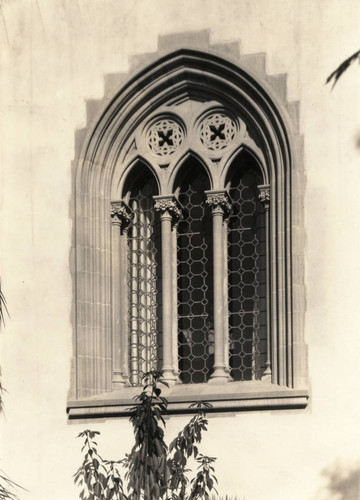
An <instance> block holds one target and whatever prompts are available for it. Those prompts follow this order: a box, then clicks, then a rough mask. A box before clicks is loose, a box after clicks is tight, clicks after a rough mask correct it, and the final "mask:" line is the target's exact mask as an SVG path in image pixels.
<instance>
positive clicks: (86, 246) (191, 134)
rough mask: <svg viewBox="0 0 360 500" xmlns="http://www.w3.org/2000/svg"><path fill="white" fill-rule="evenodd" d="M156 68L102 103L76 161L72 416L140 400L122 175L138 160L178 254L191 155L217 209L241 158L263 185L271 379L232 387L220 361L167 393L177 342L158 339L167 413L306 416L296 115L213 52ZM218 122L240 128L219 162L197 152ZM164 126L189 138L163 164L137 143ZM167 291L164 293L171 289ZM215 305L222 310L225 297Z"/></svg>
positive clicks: (178, 57)
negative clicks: (222, 117) (198, 380)
mask: <svg viewBox="0 0 360 500" xmlns="http://www.w3.org/2000/svg"><path fill="white" fill-rule="evenodd" d="M155 59H156V60H155V62H154V63H152V64H150V65H149V66H147V67H146V68H145V69H144V70H142V71H140V72H138V74H137V75H135V76H134V77H132V78H131V79H130V80H129V81H128V82H127V83H126V84H125V85H124V86H123V87H122V89H121V90H120V91H118V92H117V93H115V95H114V97H113V98H112V99H111V100H110V102H107V103H106V105H105V107H104V109H103V110H102V112H101V113H100V114H99V115H98V117H97V118H96V120H94V123H93V124H92V125H91V126H89V127H88V130H86V135H85V134H84V135H83V137H82V139H83V147H82V151H81V153H80V154H79V155H78V158H77V160H76V161H75V162H74V181H73V200H74V204H73V214H74V215H73V218H74V238H73V241H74V245H73V252H72V256H73V257H72V263H73V266H72V271H73V277H74V305H73V324H74V331H75V335H74V359H73V371H72V384H71V390H70V394H69V399H68V407H67V411H68V413H69V417H70V418H84V417H86V418H87V417H93V416H94V417H99V416H118V415H126V414H127V408H128V407H129V406H131V401H132V397H133V396H134V395H135V394H137V392H138V388H136V387H135V388H134V387H127V386H126V381H125V380H124V370H123V367H124V366H125V365H126V363H127V359H126V357H127V349H126V345H125V343H126V340H125V339H126V336H127V333H126V335H124V334H120V335H119V334H117V332H119V331H122V332H124V331H125V332H127V325H126V315H125V314H124V311H125V309H126V298H124V296H121V291H120V290H121V289H122V290H126V276H125V273H124V272H121V269H124V268H125V267H126V263H125V260H124V259H126V249H125V243H124V242H125V239H126V226H127V222H128V220H129V217H130V213H129V211H128V209H127V205H126V200H123V199H122V195H123V192H122V191H123V187H124V183H125V182H126V179H127V177H128V175H129V172H131V169H132V168H133V167H134V165H136V164H138V162H139V161H140V162H143V163H145V164H146V165H147V166H148V168H150V170H151V171H152V172H153V174H154V175H155V178H156V179H157V181H158V184H159V196H158V199H157V200H156V203H157V205H158V208H159V210H160V211H161V213H162V217H161V218H162V226H163V227H162V229H163V234H165V236H164V238H165V239H166V240H169V242H171V240H172V243H170V244H173V236H171V219H172V215H173V214H175V213H176V210H177V204H176V193H173V192H172V189H171V185H172V183H173V182H174V178H175V176H176V173H177V172H178V169H179V168H181V165H182V164H183V163H184V161H185V160H186V159H187V158H188V157H189V155H193V156H195V157H196V158H197V159H198V160H199V161H200V162H202V163H203V165H204V167H205V169H206V170H207V172H208V175H209V177H210V179H211V190H210V192H209V193H208V196H209V199H210V198H211V197H212V198H213V201H215V199H214V197H218V198H219V197H220V198H221V199H222V200H223V201H224V200H225V199H226V189H224V187H225V186H224V179H225V177H226V172H227V168H228V167H229V165H230V164H231V162H232V161H233V159H234V158H235V157H236V155H238V154H239V151H241V150H243V149H245V150H246V151H248V152H249V153H250V154H252V155H254V157H255V158H256V159H257V161H258V164H259V165H260V168H261V169H262V174H263V178H264V184H263V185H262V186H259V196H260V199H261V200H262V201H263V203H264V207H265V209H266V217H267V228H268V242H269V245H268V248H269V253H268V263H269V266H268V277H269V280H268V282H269V287H270V290H269V305H270V309H269V323H268V324H269V336H268V338H269V339H270V347H271V373H270V372H269V371H268V373H267V376H266V377H263V380H261V381H249V382H245V381H242V382H229V378H228V376H225V372H224V370H223V365H224V363H223V362H222V363H220V364H221V365H222V366H221V367H220V371H219V370H215V372H217V374H218V375H219V376H215V377H213V378H212V382H213V383H207V384H192V385H190V384H186V385H185V384H184V385H182V384H174V383H173V382H174V378H175V377H174V376H173V366H174V357H175V356H176V354H175V348H174V342H171V341H168V342H167V341H166V340H165V344H166V345H164V349H165V350H166V352H167V355H166V359H167V360H168V361H169V360H170V361H169V362H168V363H167V364H168V365H169V366H167V364H166V360H165V373H164V375H165V378H167V379H168V380H169V381H170V382H171V387H170V389H169V390H168V392H167V397H168V399H169V403H170V404H169V411H170V412H174V413H176V412H184V411H188V410H187V408H188V406H189V403H191V402H193V401H196V400H199V399H204V400H207V401H210V402H212V404H213V410H214V411H229V410H231V411H234V410H242V409H246V410H249V409H280V408H304V407H306V405H307V402H308V387H307V351H306V345H305V343H304V338H303V315H304V287H303V255H302V245H301V242H302V238H303V222H302V182H303V173H302V172H303V167H302V158H301V144H302V141H301V137H300V136H299V133H298V131H297V130H296V123H295V124H294V123H292V120H291V118H290V117H289V112H290V114H293V115H294V113H293V110H294V106H292V104H291V103H289V104H286V105H284V103H283V102H281V101H279V98H278V97H276V93H274V92H273V90H272V89H271V88H270V87H269V84H268V82H267V81H266V80H264V78H262V77H259V75H256V77H254V76H253V75H252V74H251V71H249V70H248V69H247V70H246V71H245V70H244V69H243V68H242V67H241V65H239V64H234V63H233V62H229V61H228V60H227V59H225V58H224V57H219V56H218V55H214V54H213V53H211V51H209V50H207V51H206V52H204V51H199V50H191V49H180V50H176V51H174V52H172V53H170V54H167V55H163V56H162V57H157V58H155ZM180 109H181V112H180V111H179V110H180ZM215 111H217V112H225V113H227V114H229V115H230V116H233V117H234V119H236V120H237V124H238V126H237V130H236V132H235V135H236V141H234V143H233V146H231V147H229V148H226V152H225V153H224V151H220V152H219V151H218V150H209V149H207V150H206V147H205V146H204V144H199V141H198V137H199V133H198V131H199V126H200V125H199V124H200V123H202V120H203V119H204V117H205V116H208V115H209V113H211V112H215ZM159 118H167V119H169V118H171V119H175V120H177V121H178V123H179V124H181V126H182V127H183V129H184V137H183V138H182V139H181V141H180V142H181V143H180V144H179V148H178V150H177V151H175V152H173V153H172V154H171V155H164V156H161V157H159V156H157V155H156V154H155V153H154V151H149V148H148V147H147V144H146V141H144V137H146V133H147V132H146V131H147V130H148V127H149V126H150V124H151V123H154V122H156V120H158V119H159ZM295 121H296V120H295ZM166 172H167V174H166ZM214 172H217V173H216V175H215V174H214ZM270 193H271V196H270ZM220 198H219V200H220ZM219 200H218V201H219ZM215 206H216V207H217V209H218V210H217V214H218V216H220V217H217V218H216V217H214V220H215V219H217V220H218V221H220V220H221V218H222V215H221V213H222V210H219V207H221V201H219V202H218V203H215ZM120 225H121V226H122V229H120V227H119V226H120ZM218 226H219V224H218ZM219 227H220V226H219ZM219 227H218V229H216V230H215V233H217V234H220V232H219V231H220V230H219ZM164 229H165V231H164ZM215 233H214V234H215ZM124 235H125V236H124ZM164 241H165V240H164ZM219 248H220V246H219ZM172 265H173V262H172V263H171V261H170V262H168V263H167V266H170V267H171V266H172ZM170 281H171V280H170ZM166 286H167V288H169V289H171V284H170V285H169V284H167V285H166ZM172 293H173V292H172ZM218 294H219V300H223V299H222V298H220V295H221V289H220V288H219V289H218ZM119 297H120V299H119ZM222 297H223V296H222ZM173 303H174V301H173ZM167 307H168V308H169V311H168V312H167V317H168V318H171V320H169V325H168V327H169V328H170V330H171V329H172V331H173V325H174V321H173V320H174V317H176V314H174V310H173V305H171V304H170V305H168V306H167ZM164 329H165V328H164ZM216 335H217V336H218V342H217V345H218V346H219V345H220V344H221V342H222V343H223V344H224V332H222V333H221V332H219V331H218V332H217V334H215V336H216ZM221 335H222V337H221ZM221 339H222V340H221ZM219 356H220V357H221V356H224V350H223V353H222V354H221V355H220V354H219V351H218V359H219Z"/></svg>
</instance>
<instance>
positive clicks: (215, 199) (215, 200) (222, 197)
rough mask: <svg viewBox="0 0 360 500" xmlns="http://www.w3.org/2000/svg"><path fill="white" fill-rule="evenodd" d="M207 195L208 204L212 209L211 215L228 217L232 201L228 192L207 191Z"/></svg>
mask: <svg viewBox="0 0 360 500" xmlns="http://www.w3.org/2000/svg"><path fill="white" fill-rule="evenodd" d="M205 193H206V196H207V199H206V204H207V205H208V206H209V207H210V208H211V213H212V214H213V215H215V214H222V215H223V216H224V217H228V216H229V214H230V211H231V199H230V196H229V194H228V193H227V191H206V192H205Z"/></svg>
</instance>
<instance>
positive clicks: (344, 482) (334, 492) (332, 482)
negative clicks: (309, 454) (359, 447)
mask: <svg viewBox="0 0 360 500" xmlns="http://www.w3.org/2000/svg"><path fill="white" fill-rule="evenodd" d="M322 475H323V476H324V477H325V478H326V480H327V485H326V486H325V487H324V488H323V489H322V490H321V491H319V492H318V494H317V495H315V496H314V497H313V499H312V500H359V499H360V462H357V463H355V464H354V465H353V466H350V467H349V466H347V467H345V466H344V465H341V464H339V463H336V464H334V465H333V466H332V467H330V468H327V469H325V470H323V472H322Z"/></svg>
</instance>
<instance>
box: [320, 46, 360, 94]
mask: <svg viewBox="0 0 360 500" xmlns="http://www.w3.org/2000/svg"><path fill="white" fill-rule="evenodd" d="M356 59H358V60H359V63H360V50H358V51H357V52H355V53H354V54H353V55H352V56H350V57H348V58H347V59H345V61H343V62H342V63H341V64H340V66H338V67H337V68H336V70H335V71H333V72H332V73H331V75H330V76H328V77H327V79H326V82H325V85H326V84H327V83H330V82H331V81H333V85H332V87H331V88H332V89H333V88H334V87H335V85H336V83H337V81H338V80H339V78H340V77H341V76H342V75H343V74H344V73H345V71H346V70H347V69H348V67H349V66H350V65H351V64H352V63H353V62H355V61H356Z"/></svg>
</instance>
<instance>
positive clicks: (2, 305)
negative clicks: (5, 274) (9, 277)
mask: <svg viewBox="0 0 360 500" xmlns="http://www.w3.org/2000/svg"><path fill="white" fill-rule="evenodd" d="M5 313H6V314H7V315H8V316H9V311H8V308H7V306H6V299H5V296H4V294H3V292H2V290H1V280H0V329H1V326H2V325H4V326H5Z"/></svg>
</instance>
